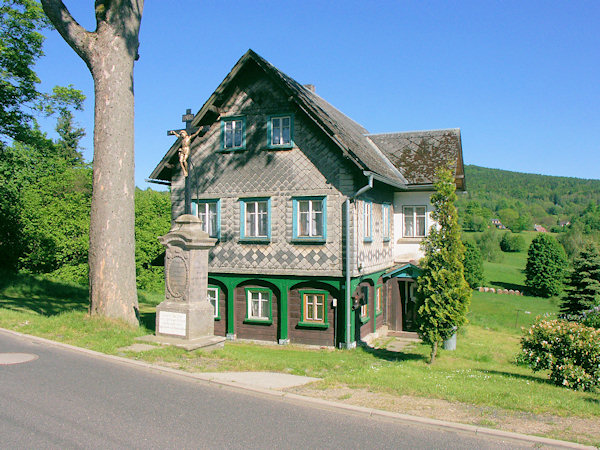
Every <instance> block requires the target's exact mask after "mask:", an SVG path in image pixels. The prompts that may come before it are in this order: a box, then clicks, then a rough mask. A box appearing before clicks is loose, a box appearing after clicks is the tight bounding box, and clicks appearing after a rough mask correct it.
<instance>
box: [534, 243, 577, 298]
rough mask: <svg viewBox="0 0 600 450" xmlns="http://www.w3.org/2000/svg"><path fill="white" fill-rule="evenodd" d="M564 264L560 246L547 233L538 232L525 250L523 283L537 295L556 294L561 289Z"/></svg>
mask: <svg viewBox="0 0 600 450" xmlns="http://www.w3.org/2000/svg"><path fill="white" fill-rule="evenodd" d="M566 265H567V257H566V255H565V251H564V250H563V248H562V246H561V245H560V244H559V243H558V242H557V241H556V239H554V237H552V236H551V235H549V234H548V233H540V234H538V235H537V236H536V237H535V238H534V239H533V241H531V245H530V246H529V250H528V251H527V265H526V266H525V285H526V286H527V287H528V288H529V291H530V292H531V293H532V294H533V295H535V296H538V297H551V296H553V295H558V294H560V292H561V291H562V286H563V279H564V277H565V267H566Z"/></svg>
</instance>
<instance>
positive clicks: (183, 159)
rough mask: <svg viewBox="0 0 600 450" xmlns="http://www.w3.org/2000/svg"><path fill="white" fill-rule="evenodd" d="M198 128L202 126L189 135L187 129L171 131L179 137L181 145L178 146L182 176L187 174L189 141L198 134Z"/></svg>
mask: <svg viewBox="0 0 600 450" xmlns="http://www.w3.org/2000/svg"><path fill="white" fill-rule="evenodd" d="M200 130H202V127H200V128H199V129H198V131H196V132H195V133H194V134H192V135H191V136H190V135H189V134H187V131H185V130H181V131H180V132H177V131H174V130H173V131H171V134H174V135H175V136H177V137H180V138H181V147H179V164H181V170H182V171H183V176H184V177H187V176H188V163H187V160H188V157H189V156H190V142H192V139H194V138H195V137H196V136H198V133H200Z"/></svg>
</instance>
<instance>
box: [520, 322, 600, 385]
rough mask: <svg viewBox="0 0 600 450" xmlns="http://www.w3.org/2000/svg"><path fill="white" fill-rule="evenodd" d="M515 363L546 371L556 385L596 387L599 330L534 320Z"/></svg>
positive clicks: (599, 371) (599, 368)
mask: <svg viewBox="0 0 600 450" xmlns="http://www.w3.org/2000/svg"><path fill="white" fill-rule="evenodd" d="M517 361H519V362H521V363H524V364H527V365H528V366H529V367H530V368H531V369H532V370H533V371H534V372H537V371H539V370H549V371H550V381H552V383H554V384H555V385H557V386H565V387H567V388H569V389H574V390H583V391H589V390H591V389H593V388H595V387H596V386H598V385H600V330H597V329H594V328H591V327H587V326H585V325H582V324H580V323H576V322H569V321H566V320H560V319H557V320H547V319H544V320H538V321H537V322H536V323H535V324H533V325H532V326H531V328H530V329H529V330H528V331H527V332H526V333H525V335H524V336H523V337H522V338H521V352H520V353H519V355H518V356H517Z"/></svg>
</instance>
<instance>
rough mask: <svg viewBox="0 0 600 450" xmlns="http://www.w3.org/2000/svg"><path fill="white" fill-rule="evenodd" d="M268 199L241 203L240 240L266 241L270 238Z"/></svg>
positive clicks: (269, 207) (246, 200)
mask: <svg viewBox="0 0 600 450" xmlns="http://www.w3.org/2000/svg"><path fill="white" fill-rule="evenodd" d="M270 210H271V201H270V199H268V198H267V199H244V200H242V201H241V221H240V234H241V236H240V237H241V239H247V240H255V241H256V240H258V241H268V240H269V239H270V238H271V218H270Z"/></svg>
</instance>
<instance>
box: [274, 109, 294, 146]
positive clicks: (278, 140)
mask: <svg viewBox="0 0 600 450" xmlns="http://www.w3.org/2000/svg"><path fill="white" fill-rule="evenodd" d="M268 125H269V126H268V145H269V147H270V148H290V147H291V146H292V133H293V128H294V127H293V116H291V115H286V116H272V117H271V118H270V119H269V124H268Z"/></svg>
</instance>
